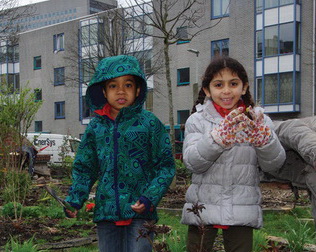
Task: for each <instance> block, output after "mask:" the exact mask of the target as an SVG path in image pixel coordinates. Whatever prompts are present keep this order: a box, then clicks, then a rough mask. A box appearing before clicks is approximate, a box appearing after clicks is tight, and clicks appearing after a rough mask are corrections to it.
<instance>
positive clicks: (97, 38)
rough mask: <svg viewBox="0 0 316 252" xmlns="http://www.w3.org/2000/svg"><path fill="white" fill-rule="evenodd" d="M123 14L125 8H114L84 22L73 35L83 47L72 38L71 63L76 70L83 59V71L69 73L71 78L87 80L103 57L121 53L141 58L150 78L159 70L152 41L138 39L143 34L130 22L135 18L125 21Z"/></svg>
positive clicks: (81, 80)
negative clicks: (133, 28) (136, 30)
mask: <svg viewBox="0 0 316 252" xmlns="http://www.w3.org/2000/svg"><path fill="white" fill-rule="evenodd" d="M122 16H123V9H111V10H108V11H106V12H103V13H98V14H96V15H94V16H91V17H90V18H89V19H86V20H84V21H82V22H81V24H80V28H79V29H78V31H77V32H76V33H75V34H74V35H73V36H74V37H77V38H78V39H79V43H78V46H79V48H77V47H74V46H73V43H72V41H71V42H70V43H71V44H69V45H68V46H67V48H68V49H67V50H68V51H69V53H68V55H67V56H65V59H66V60H67V61H68V64H67V65H69V66H73V70H75V67H76V66H77V62H78V59H79V63H80V64H79V65H80V72H81V74H80V75H79V76H74V75H71V76H67V77H66V78H67V80H72V81H74V83H78V82H80V83H87V82H88V81H89V80H90V78H91V77H92V75H93V73H94V72H95V70H96V66H97V63H98V62H99V60H100V59H102V58H104V57H109V56H115V55H120V54H129V55H134V56H135V57H136V58H138V59H139V61H140V63H141V65H142V66H143V68H144V71H145V72H146V76H147V77H150V76H152V75H153V74H154V73H155V72H156V71H157V69H158V66H157V65H159V64H158V63H156V64H153V62H152V58H153V55H152V47H153V44H152V40H151V41H150V40H147V41H146V43H144V41H143V38H142V39H137V38H135V34H137V36H139V33H136V32H135V31H134V30H132V29H130V27H129V26H127V25H126V24H127V23H129V22H130V21H131V19H129V20H124V19H122ZM71 72H73V71H71Z"/></svg>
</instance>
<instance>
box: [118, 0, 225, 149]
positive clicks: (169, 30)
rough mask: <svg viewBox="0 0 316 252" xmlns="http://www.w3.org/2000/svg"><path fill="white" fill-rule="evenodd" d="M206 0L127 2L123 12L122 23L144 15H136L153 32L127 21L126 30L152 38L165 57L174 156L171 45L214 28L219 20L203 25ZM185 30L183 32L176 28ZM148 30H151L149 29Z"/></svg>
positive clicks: (135, 0) (132, 0)
mask: <svg viewBox="0 0 316 252" xmlns="http://www.w3.org/2000/svg"><path fill="white" fill-rule="evenodd" d="M206 2H207V0H153V1H150V2H145V3H144V1H143V0H127V5H128V8H126V9H125V10H124V11H125V12H124V15H123V16H122V20H128V18H126V17H128V16H133V13H139V12H140V13H144V15H145V17H146V18H144V17H143V16H135V15H134V19H136V20H137V19H139V18H141V20H139V22H143V25H144V26H146V27H152V28H153V33H152V34H150V33H149V32H148V29H147V30H137V29H135V27H134V26H133V25H131V23H130V22H126V24H125V25H126V26H128V27H129V29H131V30H134V31H136V32H139V33H141V34H143V35H148V36H153V38H155V39H156V40H157V41H159V42H160V44H161V45H162V51H163V55H164V59H163V62H164V71H165V73H164V74H165V78H166V85H167V97H168V101H169V124H170V137H171V141H172V146H173V152H174V153H175V129H174V114H173V95H172V83H171V68H170V60H171V59H170V51H169V50H170V46H171V45H173V44H176V43H178V42H180V41H190V40H192V39H193V38H194V37H196V36H197V35H198V34H200V33H201V32H203V31H205V30H207V29H210V28H212V27H214V26H215V25H217V24H218V23H219V22H220V21H221V19H219V20H218V22H217V23H216V24H215V25H214V24H213V26H209V25H205V23H203V16H204V14H205V9H206V8H205V7H206ZM179 27H185V28H186V29H185V30H181V29H177V28H179ZM149 31H150V29H149Z"/></svg>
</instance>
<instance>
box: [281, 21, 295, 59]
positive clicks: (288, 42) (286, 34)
mask: <svg viewBox="0 0 316 252" xmlns="http://www.w3.org/2000/svg"><path fill="white" fill-rule="evenodd" d="M279 41H280V42H279V43H280V54H284V53H292V52H293V49H294V48H293V45H294V27H293V23H289V24H282V25H280V39H279Z"/></svg>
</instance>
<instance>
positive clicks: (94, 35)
mask: <svg viewBox="0 0 316 252" xmlns="http://www.w3.org/2000/svg"><path fill="white" fill-rule="evenodd" d="M99 26H101V25H100V24H98V23H93V24H90V25H86V26H82V27H81V42H82V46H88V45H96V44H98V41H99V32H98V30H99Z"/></svg>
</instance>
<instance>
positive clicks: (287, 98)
mask: <svg viewBox="0 0 316 252" xmlns="http://www.w3.org/2000/svg"><path fill="white" fill-rule="evenodd" d="M279 78H280V103H290V102H292V101H293V85H294V83H293V73H292V72H291V73H281V74H280V77H279Z"/></svg>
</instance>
